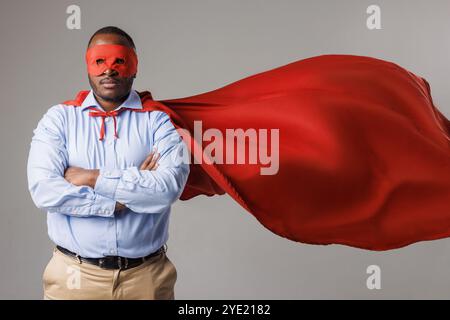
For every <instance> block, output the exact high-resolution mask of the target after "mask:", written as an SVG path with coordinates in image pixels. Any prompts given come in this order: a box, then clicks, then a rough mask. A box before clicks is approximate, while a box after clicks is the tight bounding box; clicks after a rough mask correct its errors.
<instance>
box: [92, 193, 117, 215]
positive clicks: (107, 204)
mask: <svg viewBox="0 0 450 320" xmlns="http://www.w3.org/2000/svg"><path fill="white" fill-rule="evenodd" d="M115 210H116V201H115V200H113V199H110V198H107V197H104V196H102V195H101V194H96V195H95V200H94V205H93V206H92V207H91V212H90V213H91V215H95V216H100V217H113V216H114V211H115Z"/></svg>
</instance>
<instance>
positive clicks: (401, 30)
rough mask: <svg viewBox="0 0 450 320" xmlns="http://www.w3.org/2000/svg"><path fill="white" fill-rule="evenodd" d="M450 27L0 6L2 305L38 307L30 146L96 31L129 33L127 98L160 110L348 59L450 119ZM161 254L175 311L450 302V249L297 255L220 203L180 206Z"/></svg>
mask: <svg viewBox="0 0 450 320" xmlns="http://www.w3.org/2000/svg"><path fill="white" fill-rule="evenodd" d="M70 4H77V5H79V6H80V7H81V11H82V15H81V19H82V25H81V26H82V28H81V30H68V29H67V28H66V18H67V14H66V8H67V6H68V5H70ZM370 4H378V5H380V6H381V9H382V26H383V29H382V30H375V31H370V30H368V29H367V28H366V18H367V14H366V8H367V7H368V6H369V5H370ZM449 17H450V1H449V0H445V1H444V0H433V1H423V0H418V1H413V0H389V1H382V0H377V1H375V0H372V1H366V0H341V1H331V0H329V1H325V0H322V1H317V0H315V1H313V0H309V1H308V0H305V1H300V0H296V1H286V0H285V1H263V0H246V1H238V0H232V1H229V0H228V1H225V0H222V1H213V0H210V1H207V0H195V1H193V0H189V1H187V0H180V1H168V0H160V1H110V0H108V1H106V0H102V1H100V0H97V1H56V0H54V1H42V0H41V1H31V0H30V1H23V0H21V1H18V0H14V1H12V0H11V1H5V0H1V7H0V40H1V46H0V52H1V55H0V57H1V59H0V70H1V72H2V77H1V78H0V81H1V85H0V88H1V89H0V90H1V99H2V100H1V104H0V108H1V115H0V121H1V125H0V141H1V164H2V165H1V179H2V183H1V186H0V188H1V192H0V197H1V211H0V212H1V218H0V223H1V225H0V237H1V238H0V254H1V258H0V268H1V269H0V270H1V272H0V298H8V299H18V298H26V299H40V298H41V295H42V290H41V286H42V285H41V275H42V271H43V269H44V266H45V265H46V263H47V261H48V259H49V258H50V255H51V249H52V244H51V243H50V241H49V240H48V238H47V230H46V222H45V213H44V212H41V211H39V210H38V209H36V208H35V207H34V204H33V203H32V201H31V198H30V196H29V193H28V190H27V183H26V160H27V155H28V148H29V144H30V139H31V135H32V130H33V129H34V128H35V127H36V125H37V122H38V120H39V119H40V118H41V117H42V115H43V114H44V112H45V111H46V110H47V109H48V108H49V107H50V106H52V105H53V104H56V103H58V102H60V101H63V100H66V99H69V98H72V97H73V96H74V95H75V93H76V92H77V91H78V90H81V89H86V88H88V82H87V76H86V71H85V65H84V63H83V55H84V50H85V47H86V43H87V41H88V39H89V37H90V35H91V34H92V33H93V32H94V31H96V30H97V29H98V28H100V27H103V26H105V25H117V26H119V27H122V28H123V29H125V30H126V31H127V32H129V33H130V34H131V35H132V37H133V38H134V40H135V42H136V45H137V49H138V54H139V57H140V68H139V74H138V79H137V82H136V86H135V88H136V89H138V90H143V89H149V90H151V91H152V93H153V95H154V97H155V98H156V99H166V98H176V97H182V96H188V95H193V94H196V93H201V92H204V91H209V90H212V89H215V88H218V87H220V86H223V85H225V84H227V83H230V82H233V81H235V80H238V79H240V78H242V77H245V76H248V75H251V74H254V73H257V72H261V71H264V70H267V69H270V68H274V67H277V66H281V65H284V64H286V63H289V62H292V61H294V60H297V59H302V58H306V57H310V56H314V55H319V54H325V53H350V54H361V55H370V56H375V57H378V58H384V59H388V60H391V61H395V62H397V63H399V64H400V65H402V66H404V67H406V68H408V69H410V70H411V71H413V72H415V73H417V74H419V75H421V76H423V77H425V78H426V79H428V80H429V82H430V83H431V85H432V89H433V96H434V98H435V102H436V104H437V105H438V106H439V108H440V109H441V110H442V111H443V113H444V114H445V115H446V116H447V117H450V91H449V88H448V83H449V78H450V74H449V70H450V55H449V53H450V52H449V51H450V41H449V35H450V33H449V31H450V19H449ZM267 192H270V190H267ZM168 244H169V252H168V255H169V257H170V258H171V259H172V261H173V262H174V263H175V265H176V266H177V270H178V281H177V285H176V297H177V298H178V299H183V298H187V299H203V298H211V299H218V298H225V299H227V298H235V299H241V298H253V299H260V298H267V299H298V298H313V299H316V298H363V299H378V298H450V273H449V270H450V239H444V240H439V241H433V242H423V243H419V244H415V245H411V246H409V247H406V248H403V249H400V250H393V251H389V252H370V251H365V250H360V249H354V248H350V247H344V246H337V245H333V246H312V245H303V244H300V243H295V242H292V241H289V240H286V239H284V238H280V237H278V236H276V235H274V234H272V233H271V232H269V231H268V230H266V229H265V228H264V227H263V226H262V225H260V224H259V223H258V222H257V221H256V219H255V218H253V216H252V215H251V214H249V213H247V212H246V211H244V210H243V209H242V208H240V207H239V206H238V205H237V204H236V203H235V202H234V201H233V200H231V198H229V197H228V196H222V197H215V198H206V197H203V196H201V197H198V198H196V199H193V200H190V201H187V202H180V201H178V202H177V203H176V204H175V206H174V208H173V212H172V217H171V227H170V241H169V243H168ZM371 264H376V265H379V266H380V267H381V270H382V289H381V290H372V291H371V290H368V289H367V287H366V278H367V276H368V275H367V274H366V268H367V266H369V265H371Z"/></svg>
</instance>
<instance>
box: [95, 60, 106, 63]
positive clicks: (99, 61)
mask: <svg viewBox="0 0 450 320" xmlns="http://www.w3.org/2000/svg"><path fill="white" fill-rule="evenodd" d="M95 62H96V63H97V64H102V63H104V62H105V59H97V60H95Z"/></svg>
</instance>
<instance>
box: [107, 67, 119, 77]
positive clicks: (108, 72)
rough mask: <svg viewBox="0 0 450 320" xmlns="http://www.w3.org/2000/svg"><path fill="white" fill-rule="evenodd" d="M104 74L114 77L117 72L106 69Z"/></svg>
mask: <svg viewBox="0 0 450 320" xmlns="http://www.w3.org/2000/svg"><path fill="white" fill-rule="evenodd" d="M104 74H105V75H107V76H114V75H117V74H118V72H117V71H116V70H114V69H111V68H108V69H106V70H105V72H104Z"/></svg>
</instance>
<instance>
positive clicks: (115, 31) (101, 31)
mask: <svg viewBox="0 0 450 320" xmlns="http://www.w3.org/2000/svg"><path fill="white" fill-rule="evenodd" d="M99 34H116V35H118V36H121V37H123V38H125V39H126V40H127V41H128V43H129V44H130V46H131V47H132V48H133V49H136V46H135V45H134V41H133V39H132V38H131V37H130V35H129V34H128V33H126V32H125V31H123V30H122V29H120V28H118V27H114V26H107V27H103V28H101V29H98V30H97V31H95V33H94V34H93V35H92V37H91V38H90V39H89V42H88V47H89V45H90V44H91V42H92V39H94V37H95V36H96V35H99Z"/></svg>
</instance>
